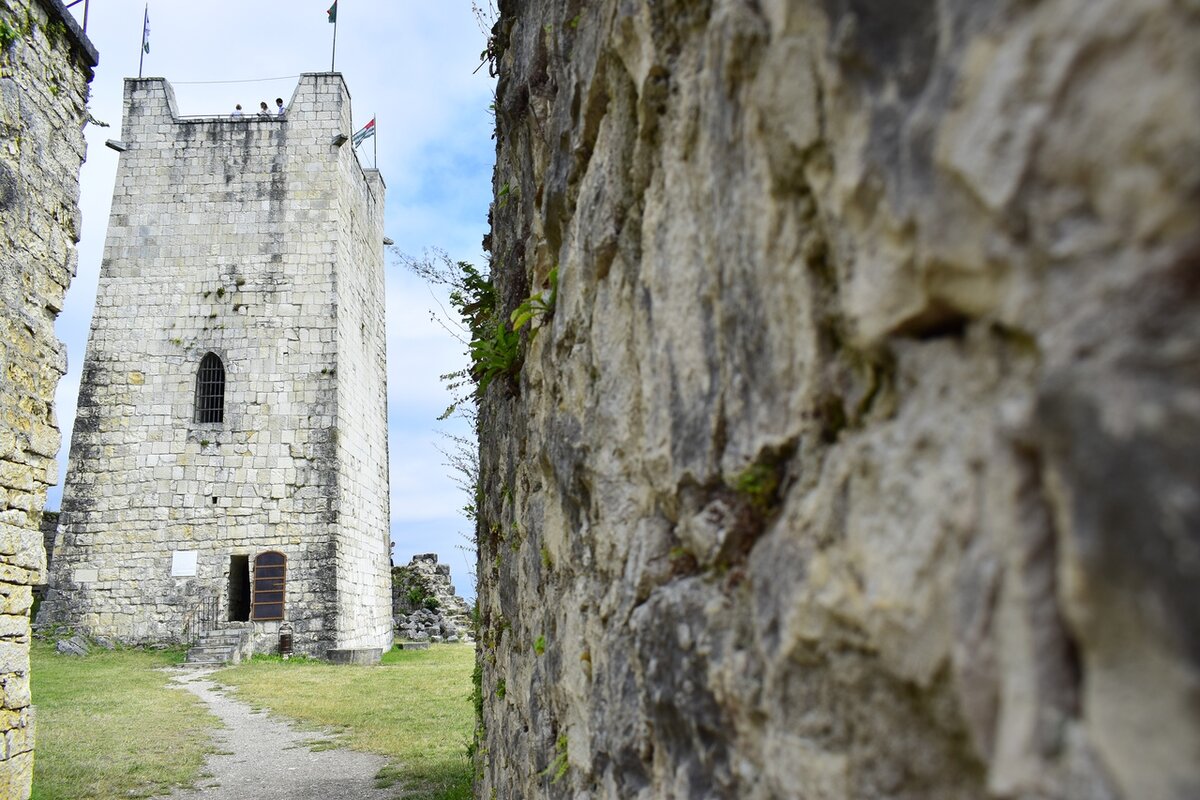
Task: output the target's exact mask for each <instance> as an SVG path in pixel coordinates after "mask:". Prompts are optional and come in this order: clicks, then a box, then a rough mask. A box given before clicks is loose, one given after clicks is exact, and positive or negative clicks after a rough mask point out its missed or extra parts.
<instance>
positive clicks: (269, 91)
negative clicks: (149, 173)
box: [50, 0, 493, 589]
mask: <svg viewBox="0 0 1200 800" xmlns="http://www.w3.org/2000/svg"><path fill="white" fill-rule="evenodd" d="M331 1H332V0H305V2H297V0H255V2H249V3H248V2H246V0H207V2H205V3H203V4H194V3H179V2H174V1H172V2H151V4H150V30H151V33H150V53H149V54H148V55H146V56H145V65H144V74H145V75H146V76H163V77H166V78H167V79H168V80H169V81H170V82H171V83H172V86H173V87H174V89H175V94H176V100H177V102H178V104H179V110H180V113H182V114H214V113H225V112H227V111H230V110H232V108H233V105H234V103H237V102H240V103H241V104H242V105H243V107H244V108H247V109H251V108H253V107H255V106H257V103H258V101H259V100H260V99H262V100H273V98H275V97H276V96H282V97H283V98H284V99H285V101H286V100H287V99H288V98H290V96H291V94H292V92H293V91H294V89H295V86H296V79H295V78H294V77H289V78H286V79H283V80H278V81H271V82H266V83H219V84H218V83H206V84H192V83H190V82H192V81H242V80H246V79H251V78H272V77H277V76H295V75H298V74H300V73H301V72H321V71H326V70H328V69H329V66H330V64H329V57H330V45H331V43H332V41H331V40H332V34H333V26H331V25H329V24H328V23H327V22H326V15H325V9H326V8H328V6H329V4H330V2H331ZM143 7H144V4H143V0H136V1H135V0H107V1H106V2H104V3H92V4H91V9H90V13H89V19H88V36H89V38H90V39H91V40H92V42H93V43H94V44H95V45H96V47H97V49H98V50H99V51H100V66H99V67H98V68H97V70H96V78H95V80H94V81H93V83H92V98H91V101H90V108H91V111H92V114H93V115H94V116H95V117H96V118H97V119H100V120H103V121H106V122H108V123H110V124H111V125H112V127H110V128H99V127H96V126H89V127H88V129H87V137H88V161H87V163H86V164H85V165H84V169H83V174H82V191H81V200H80V203H81V206H82V210H83V231H82V236H83V239H82V241H81V243H80V247H79V252H80V265H79V273H78V275H77V276H76V278H75V280H74V282H73V283H72V286H71V290H70V292H69V294H68V295H67V301H66V306H65V308H64V310H63V313H62V315H61V316H60V317H59V322H58V332H59V336H60V338H62V339H63V341H64V342H65V343H66V344H67V348H68V354H69V370H70V371H69V373H68V375H67V376H66V377H65V378H64V379H63V381H62V383H61V385H60V387H59V391H58V393H57V398H58V399H57V404H58V415H59V423H60V425H61V427H62V428H63V431H64V442H63V448H62V451H61V454H60V462H61V464H62V469H61V470H60V474H61V475H65V471H66V470H65V467H66V459H67V451H68V439H67V432H68V429H69V428H70V425H71V422H72V420H73V417H74V408H75V398H76V394H77V393H78V384H79V376H80V373H81V370H82V366H83V356H84V346H85V343H86V340H87V329H88V325H89V323H90V319H91V310H92V307H93V306H94V304H95V294H96V285H97V280H98V276H99V266H100V259H101V253H102V247H103V242H104V234H105V229H106V227H107V221H108V208H109V202H110V199H111V195H112V186H113V178H114V176H115V171H116V153H114V152H112V151H111V150H108V149H106V148H105V147H104V140H105V139H109V138H113V139H117V138H120V122H121V104H122V96H123V86H124V81H123V79H124V78H125V77H126V76H136V75H137V69H138V56H139V53H140V50H139V48H138V45H139V42H140V36H141V29H142V11H143ZM79 8H80V9H81V8H82V6H80V7H79ZM482 49H483V35H482V34H481V33H480V32H479V30H478V28H477V27H476V24H475V21H474V19H473V18H472V16H471V11H470V4H468V3H425V2H421V3H408V2H405V3H397V2H394V0H389V1H388V2H384V0H374V1H373V2H372V1H369V0H342V2H341V3H340V4H339V24H338V42H337V68H338V70H339V71H340V72H342V73H343V75H344V76H345V78H346V83H347V86H348V87H349V89H350V93H351V98H352V103H353V108H354V119H355V124H356V125H362V124H365V123H366V122H367V120H369V119H370V118H371V115H372V114H377V116H378V123H377V124H378V131H379V133H378V136H377V141H376V142H368V143H367V145H364V147H363V148H362V151H361V152H363V153H364V156H365V158H367V159H368V160H369V158H370V154H371V153H372V152H373V146H374V144H376V143H377V144H378V152H379V168H380V170H381V171H382V172H383V175H384V179H385V180H386V182H387V184H388V211H387V217H386V227H387V230H388V235H390V236H391V237H392V238H393V239H395V240H396V243H397V245H398V246H399V247H400V248H401V249H402V250H403V251H405V252H409V253H414V254H415V253H420V252H421V251H422V250H423V249H424V248H426V247H430V246H436V247H442V248H445V249H446V250H448V251H449V252H450V253H451V255H452V257H454V258H455V259H464V260H468V261H472V262H475V263H480V262H481V261H482V255H481V253H480V251H479V248H480V244H479V243H480V240H481V239H482V236H483V234H484V232H485V229H486V225H487V205H488V201H489V198H490V195H491V164H492V158H493V143H492V140H491V133H492V119H491V115H490V113H489V112H488V105H489V104H490V103H491V102H492V92H493V81H492V80H491V79H489V78H488V77H487V74H486V73H487V70H486V69H483V70H480V71H479V72H478V73H474V74H473V71H474V70H475V67H476V66H477V65H478V61H479V52H480V50H482ZM388 272H389V274H388V300H387V302H388V317H389V319H388V352H389V359H390V363H389V369H388V375H389V421H390V425H391V428H392V430H391V432H390V434H389V441H390V452H391V454H392V498H393V508H394V509H399V514H398V515H394V521H393V526H392V529H393V538H394V539H395V540H396V541H397V558H398V560H399V558H400V555H401V550H402V549H403V550H404V552H405V553H407V555H411V554H412V553H416V552H437V553H439V554H440V555H441V556H442V558H443V560H446V561H447V562H448V563H449V562H450V561H451V560H452V559H453V560H454V562H453V563H454V567H453V568H454V570H455V573H456V578H457V579H458V582H459V588H460V589H465V588H466V584H467V580H466V576H465V575H464V574H460V573H461V572H462V570H463V567H462V566H461V565H460V562H461V561H462V556H461V553H460V552H459V551H457V550H455V548H456V547H457V546H458V545H459V544H461V539H460V538H459V536H458V533H459V531H461V530H466V528H467V523H466V522H465V521H463V520H461V519H460V518H459V517H458V516H457V515H458V508H459V507H460V506H461V505H462V502H463V498H462V495H461V493H459V491H458V489H457V488H456V487H455V486H454V484H453V482H452V480H451V479H450V478H449V477H448V476H447V475H446V472H447V470H445V469H444V468H443V467H442V466H441V460H442V459H441V457H440V455H439V454H437V452H436V449H433V447H432V444H431V443H432V442H433V441H435V440H436V435H435V434H434V433H433V431H434V429H435V428H436V427H437V426H438V425H439V424H440V423H437V422H436V419H435V418H436V416H437V415H438V414H439V413H440V412H441V411H442V409H443V408H444V407H445V405H446V402H447V397H446V394H445V391H444V389H443V388H442V386H441V383H440V381H439V380H438V377H437V376H438V375H440V374H442V373H444V372H449V371H451V370H453V369H457V368H458V367H459V366H460V364H461V363H462V350H463V347H462V345H461V344H459V343H458V342H455V341H454V340H452V339H451V338H450V337H449V336H448V335H447V334H445V333H443V332H442V331H441V330H440V329H439V328H437V327H436V326H433V325H432V324H431V323H430V322H429V320H428V315H427V311H428V309H430V308H432V307H434V303H432V302H430V301H429V294H428V291H427V290H426V289H425V288H424V286H423V285H422V284H421V283H420V281H419V280H417V279H415V278H414V277H413V276H411V275H409V274H407V273H404V272H403V270H402V269H401V268H400V267H398V266H389V267H388ZM59 495H60V491H59V490H58V489H55V490H53V491H52V493H51V501H50V507H52V508H53V507H57V504H58V498H59ZM401 541H403V543H404V547H403V548H402V547H401ZM407 555H406V556H405V557H404V559H403V560H405V561H407Z"/></svg>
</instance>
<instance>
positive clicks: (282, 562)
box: [250, 550, 287, 620]
mask: <svg viewBox="0 0 1200 800" xmlns="http://www.w3.org/2000/svg"><path fill="white" fill-rule="evenodd" d="M286 581H287V556H285V555H284V554H283V553H277V552H275V551H274V550H271V551H268V552H266V553H259V555H258V557H257V558H255V559H254V598H253V600H252V601H251V605H252V608H251V611H250V619H253V620H272V619H283V592H284V587H285V583H286Z"/></svg>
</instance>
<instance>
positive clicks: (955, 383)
mask: <svg viewBox="0 0 1200 800" xmlns="http://www.w3.org/2000/svg"><path fill="white" fill-rule="evenodd" d="M500 5H501V19H500V23H499V26H498V28H497V39H496V47H497V51H498V53H499V60H498V67H499V71H500V82H499V86H498V91H497V98H496V108H497V147H498V150H497V166H496V175H495V190H496V192H497V198H498V199H497V203H496V204H495V206H494V207H493V212H492V213H493V221H494V224H493V230H492V235H491V242H490V243H491V249H492V256H493V276H494V278H495V283H496V289H497V295H498V297H499V304H500V306H501V308H500V311H501V315H502V316H504V317H507V314H508V312H510V311H511V310H512V309H513V308H514V307H516V306H517V304H519V303H520V302H521V300H522V299H524V298H525V297H528V296H529V295H530V293H531V291H534V290H536V289H537V288H538V287H540V286H543V285H545V283H546V280H547V277H548V275H549V272H550V270H551V269H552V268H554V267H557V268H558V270H559V273H558V274H559V294H558V299H557V307H556V309H555V311H554V313H553V316H552V317H549V318H547V319H545V320H543V326H542V329H541V333H540V334H539V335H538V337H537V338H536V340H534V341H530V342H527V345H528V349H527V351H526V353H525V360H524V364H523V367H522V368H521V370H520V373H519V376H518V377H517V378H516V379H515V380H512V381H505V380H497V381H496V382H494V383H493V384H492V386H491V387H490V388H489V390H488V392H487V394H486V397H485V398H484V402H483V403H482V406H481V418H480V431H481V438H482V445H481V462H480V469H481V480H482V484H483V485H482V497H483V498H484V503H483V508H482V509H481V524H480V526H479V531H478V534H479V539H480V561H479V578H480V589H479V602H480V611H481V614H482V629H481V658H482V660H483V667H484V670H483V686H482V690H483V697H484V723H485V731H486V732H485V735H484V739H483V742H482V748H481V757H482V759H483V762H484V771H483V783H482V786H481V787H480V792H479V796H481V797H491V796H498V797H524V798H536V797H554V798H565V797H578V796H587V797H595V798H600V797H605V798H624V799H628V798H685V797H710V798H775V797H778V798H782V797H796V796H803V797H805V798H810V799H812V800H815V799H817V798H819V799H820V800H851V799H852V798H854V799H857V798H872V797H887V798H893V799H894V800H899V799H901V798H904V799H906V800H908V799H911V800H917V798H921V800H930V799H934V800H942V799H947V800H948V799H950V798H956V799H957V798H961V799H962V800H968V799H969V800H978V799H979V798H1016V797H1043V798H1078V799H1084V798H1086V799H1087V800H1134V799H1135V798H1136V800H1143V799H1144V798H1151V799H1152V800H1185V798H1193V797H1196V796H1200V767H1198V766H1197V765H1200V707H1198V706H1197V702H1196V698H1197V697H1198V696H1200V627H1198V626H1197V624H1196V609H1197V608H1200V588H1198V587H1200V495H1198V491H1200V490H1198V489H1197V487H1198V486H1200V460H1198V457H1197V453H1198V452H1200V451H1198V450H1197V448H1196V442H1197V441H1200V313H1197V312H1198V311H1200V308H1198V306H1200V303H1198V299H1200V281H1198V280H1197V270H1198V269H1200V266H1198V264H1200V262H1198V255H1200V230H1198V227H1197V220H1198V219H1200V139H1198V138H1197V137H1196V134H1195V131H1196V126H1195V121H1196V120H1197V119H1200V12H1198V11H1197V10H1196V8H1195V7H1194V5H1188V4H1181V3H1175V2H1168V1H1167V0H1141V1H1139V2H1134V3H1129V2H1123V1H1122V2H1118V1H1117V0H1050V2H1042V3H1035V4H1030V3H1021V2H999V3H974V2H968V0H952V1H951V2H944V3H912V2H897V3H875V4H868V3H859V2H846V1H845V0H823V1H822V2H817V0H794V1H792V2H785V0H766V1H765V2H761V3H746V2H741V0H701V1H700V2H664V3H630V2H624V1H623V0H607V1H604V2H596V3H586V4H585V3H579V2H575V1H574V0H531V1H530V2H523V3H516V2H508V1H506V2H502V3H501V4H500ZM539 641H542V642H543V643H544V647H538V646H537V644H538V642H539Z"/></svg>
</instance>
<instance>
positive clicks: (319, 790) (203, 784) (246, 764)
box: [159, 670, 402, 800]
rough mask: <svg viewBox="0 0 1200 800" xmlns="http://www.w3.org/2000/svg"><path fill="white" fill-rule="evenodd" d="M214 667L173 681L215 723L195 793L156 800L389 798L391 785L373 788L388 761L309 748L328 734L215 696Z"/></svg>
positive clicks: (394, 792)
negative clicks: (218, 725) (212, 747)
mask: <svg viewBox="0 0 1200 800" xmlns="http://www.w3.org/2000/svg"><path fill="white" fill-rule="evenodd" d="M210 675H212V670H195V671H188V672H180V673H179V675H178V676H177V677H176V678H175V682H176V683H177V684H179V685H181V686H182V687H183V688H185V689H187V690H188V691H189V692H191V693H192V694H194V695H196V696H197V697H199V698H200V699H201V700H203V701H204V702H205V704H207V705H208V707H209V710H211V711H212V712H213V713H214V714H216V715H217V716H218V717H220V718H221V720H222V721H223V722H224V723H225V726H226V727H225V729H224V730H220V731H217V732H216V733H215V734H214V738H215V739H216V746H217V751H218V752H217V753H214V754H213V755H210V756H209V757H208V759H207V760H206V761H205V764H204V772H205V773H208V774H209V775H210V776H211V777H205V778H201V779H200V781H198V786H199V787H200V788H197V789H189V790H178V789H177V790H176V791H174V792H173V793H171V794H170V795H166V796H164V797H162V798H159V800H246V798H251V797H252V798H255V800H393V798H396V797H400V796H402V793H401V792H399V791H398V789H397V788H391V789H376V788H375V780H374V778H375V773H376V772H378V771H379V768H380V767H382V766H383V765H384V763H385V762H386V761H387V759H385V758H383V756H376V755H371V754H368V753H358V752H355V751H353V750H344V749H337V750H321V751H319V752H314V751H313V750H311V749H310V747H311V745H312V744H313V743H314V742H323V741H326V740H327V737H324V736H322V735H321V734H319V733H314V732H312V731H300V730H296V729H294V728H292V727H291V726H290V725H288V724H287V723H285V722H281V721H279V720H278V719H274V718H271V717H268V716H267V713H266V712H265V711H253V710H251V708H250V706H248V705H246V704H245V703H243V702H240V701H238V700H234V699H232V698H231V697H228V696H227V695H225V694H223V693H222V692H220V691H218V687H217V685H216V684H215V683H213V682H212V681H210V680H209V679H208V678H209V676H210Z"/></svg>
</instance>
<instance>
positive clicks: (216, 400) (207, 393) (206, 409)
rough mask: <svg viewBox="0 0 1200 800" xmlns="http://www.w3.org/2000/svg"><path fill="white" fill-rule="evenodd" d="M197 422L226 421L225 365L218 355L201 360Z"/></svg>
mask: <svg viewBox="0 0 1200 800" xmlns="http://www.w3.org/2000/svg"><path fill="white" fill-rule="evenodd" d="M194 421H195V422H224V421H225V365H224V364H222V363H221V359H220V357H219V356H218V355H217V354H216V353H208V354H207V355H205V356H204V358H203V359H201V360H200V369H199V370H197V372H196V415H195V417H194Z"/></svg>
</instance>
